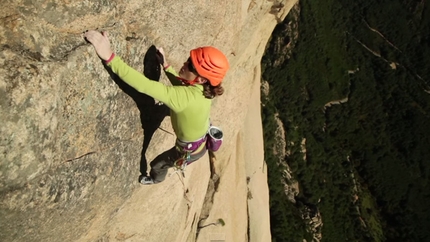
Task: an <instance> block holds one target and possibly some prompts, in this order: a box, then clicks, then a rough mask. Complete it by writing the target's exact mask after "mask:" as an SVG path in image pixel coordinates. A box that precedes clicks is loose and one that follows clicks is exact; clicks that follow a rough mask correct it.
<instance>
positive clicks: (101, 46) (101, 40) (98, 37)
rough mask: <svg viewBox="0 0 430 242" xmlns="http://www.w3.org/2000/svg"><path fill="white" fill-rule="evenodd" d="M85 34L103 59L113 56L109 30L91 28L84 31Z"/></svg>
mask: <svg viewBox="0 0 430 242" xmlns="http://www.w3.org/2000/svg"><path fill="white" fill-rule="evenodd" d="M84 36H85V39H86V40H87V41H88V42H90V43H91V44H92V45H93V46H94V49H95V50H96V52H97V55H99V57H100V58H101V59H102V60H105V61H106V60H108V59H109V58H110V57H111V55H112V54H113V51H112V49H111V47H110V42H109V38H108V34H107V32H103V33H100V32H99V31H96V30H89V31H86V32H85V33H84Z"/></svg>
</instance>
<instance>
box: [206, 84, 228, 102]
mask: <svg viewBox="0 0 430 242" xmlns="http://www.w3.org/2000/svg"><path fill="white" fill-rule="evenodd" d="M223 93H224V88H223V87H222V86H221V83H220V84H219V85H218V86H212V85H211V84H210V83H209V82H206V83H205V84H203V95H204V96H205V98H208V99H213V98H215V97H217V96H221V95H222V94H223Z"/></svg>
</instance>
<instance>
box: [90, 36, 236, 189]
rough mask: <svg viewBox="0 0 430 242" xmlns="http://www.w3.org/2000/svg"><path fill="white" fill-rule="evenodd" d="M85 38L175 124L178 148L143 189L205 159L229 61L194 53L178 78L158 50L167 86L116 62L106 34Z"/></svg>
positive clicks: (211, 52)
mask: <svg viewBox="0 0 430 242" xmlns="http://www.w3.org/2000/svg"><path fill="white" fill-rule="evenodd" d="M84 36H85V39H86V40H87V41H88V42H90V43H91V44H92V45H93V47H94V49H95V51H96V52H97V54H98V56H99V57H100V58H101V59H102V60H103V61H104V62H105V63H106V65H107V66H109V67H110V68H111V69H112V71H113V72H114V73H115V74H117V75H118V76H119V77H120V78H121V79H122V80H123V81H124V82H126V83H127V84H129V85H130V86H132V87H133V88H135V89H136V90H137V91H139V92H141V93H145V94H147V95H149V96H151V97H153V98H154V99H157V100H159V101H160V102H162V103H164V104H165V105H166V106H167V107H169V108H170V117H171V123H172V126H173V130H174V131H175V134H176V143H175V146H174V147H173V148H171V149H170V150H168V151H166V152H164V153H162V154H160V155H159V156H158V157H157V158H155V159H154V160H153V161H152V162H151V163H150V166H151V171H150V174H149V176H148V174H141V176H140V177H139V180H140V183H142V184H154V183H159V182H161V181H163V180H164V179H165V177H166V174H167V169H168V168H170V167H173V166H178V165H179V166H181V165H183V163H185V164H187V165H188V164H190V163H192V162H194V161H196V160H198V159H199V158H200V157H202V156H203V155H204V154H205V153H206V150H207V148H206V134H207V131H208V128H209V126H210V121H209V113H210V107H211V104H212V99H213V98H215V97H217V96H220V95H222V94H223V92H224V89H223V87H222V86H221V83H222V80H223V78H224V76H225V74H226V72H227V70H228V69H229V63H228V60H227V57H226V56H225V55H224V54H223V53H222V52H221V51H220V50H218V49H216V48H214V47H211V46H205V47H199V48H196V49H193V50H191V51H190V56H189V58H188V59H187V61H185V62H184V64H183V66H182V68H181V69H180V71H179V75H178V74H177V72H176V71H175V70H174V69H173V68H172V67H171V66H170V65H169V64H168V63H167V61H166V59H165V54H164V51H163V49H162V48H160V49H158V53H157V58H158V60H159V63H160V64H161V65H162V67H163V69H164V71H165V73H166V75H167V77H168V78H169V80H170V82H171V83H172V85H173V86H167V85H165V84H162V83H160V82H156V81H152V80H149V79H148V78H146V77H145V76H144V75H143V74H141V73H139V72H138V71H136V70H135V69H133V68H131V67H130V66H128V65H127V64H126V63H124V62H123V60H122V59H121V58H120V57H119V56H116V55H115V53H114V52H113V51H112V49H111V46H110V41H109V38H108V35H107V33H105V32H103V33H100V32H98V31H95V30H90V31H86V32H85V33H84Z"/></svg>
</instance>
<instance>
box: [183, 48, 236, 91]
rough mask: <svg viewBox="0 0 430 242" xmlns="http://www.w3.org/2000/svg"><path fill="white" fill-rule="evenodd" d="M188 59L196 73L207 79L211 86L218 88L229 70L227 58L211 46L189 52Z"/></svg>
mask: <svg viewBox="0 0 430 242" xmlns="http://www.w3.org/2000/svg"><path fill="white" fill-rule="evenodd" d="M190 57H191V60H192V62H193V65H194V67H195V68H196V70H197V73H198V74H199V75H200V76H202V77H204V78H206V79H208V80H209V82H210V84H211V85H212V86H218V85H219V84H220V83H221V82H222V79H223V78H224V76H225V74H226V73H227V70H228V69H229V68H230V65H229V64H228V60H227V57H226V56H225V55H224V54H223V53H222V52H221V51H220V50H218V49H217V48H214V47H211V46H205V47H199V48H197V49H194V50H191V51H190Z"/></svg>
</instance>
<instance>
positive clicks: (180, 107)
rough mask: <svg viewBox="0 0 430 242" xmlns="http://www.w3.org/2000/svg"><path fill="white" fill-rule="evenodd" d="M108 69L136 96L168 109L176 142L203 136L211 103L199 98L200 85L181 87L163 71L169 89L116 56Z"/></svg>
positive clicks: (173, 76) (169, 71)
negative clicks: (162, 104)
mask: <svg viewBox="0 0 430 242" xmlns="http://www.w3.org/2000/svg"><path fill="white" fill-rule="evenodd" d="M108 66H110V68H111V69H112V71H113V72H114V73H115V74H117V75H118V76H119V77H120V78H121V79H122V80H123V81H124V82H126V83H127V84H128V85H130V86H132V87H133V88H134V89H136V90H137V91H138V92H141V93H145V94H147V95H149V96H151V97H153V98H155V99H157V100H159V101H161V102H163V103H164V104H165V105H167V107H169V108H170V118H171V122H172V126H173V130H174V131H175V134H176V136H177V138H178V139H180V140H181V141H194V140H197V139H199V138H201V137H203V136H204V135H205V134H206V132H207V129H208V127H209V114H210V107H211V103H212V102H211V100H210V99H207V98H205V97H204V96H203V86H202V85H194V86H184V85H181V82H180V81H179V80H178V79H176V77H177V76H178V74H177V73H176V71H175V70H173V68H172V67H169V68H167V69H166V74H167V76H168V77H169V80H170V82H171V83H172V84H173V86H167V85H164V84H163V83H160V82H157V81H152V80H149V79H148V78H147V77H145V76H144V75H143V74H141V73H140V72H138V71H136V70H135V69H133V68H131V67H130V66H128V65H127V64H126V63H124V61H123V60H122V59H121V58H120V57H118V56H115V57H114V58H113V60H112V61H110V62H109V63H108ZM147 115H151V114H147Z"/></svg>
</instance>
